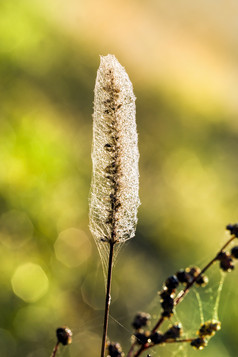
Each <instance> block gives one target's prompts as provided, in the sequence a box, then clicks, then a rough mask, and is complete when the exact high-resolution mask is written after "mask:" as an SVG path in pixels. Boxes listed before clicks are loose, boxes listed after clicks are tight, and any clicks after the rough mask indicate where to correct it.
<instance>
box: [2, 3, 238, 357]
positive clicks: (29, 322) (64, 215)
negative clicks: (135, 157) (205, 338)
mask: <svg viewBox="0 0 238 357" xmlns="http://www.w3.org/2000/svg"><path fill="white" fill-rule="evenodd" d="M237 11H238V4H237V3H235V2H234V1H231V2H229V3H224V2H223V3H222V2H221V3H219V4H217V3H216V2H214V1H212V0H209V1H205V0H202V1H200V2H199V3H196V2H191V1H188V0H182V1H178V2H176V3H174V2H170V1H165V0H161V1H155V0H151V1H145V0H144V1H143V0H142V1H135V0H132V1H126V0H123V1H119V0H116V1H113V2H109V1H108V0H102V1H96V0H88V1H87V2H86V1H83V0H79V1H76V0H70V1H68V2H65V1H63V0H59V1H57V2H48V1H46V0H45V1H37V0H34V1H30V0H22V1H21V2H19V1H17V0H10V1H2V2H1V3H0V78H1V80H0V93H1V106H0V162H1V170H0V261H1V264H0V287H1V294H0V310H1V325H0V350H1V356H3V357H5V356H7V357H15V356H26V357H33V356H34V357H38V356H39V357H43V356H45V357H48V356H50V353H51V351H52V349H53V345H54V343H55V329H56V328H57V327H58V326H61V325H68V326H70V328H72V330H73V333H74V338H73V344H72V345H71V346H70V347H69V348H65V349H64V348H62V349H61V354H60V355H62V356H70V357H74V356H79V355H86V356H91V357H93V356H97V355H98V353H99V352H98V351H99V348H100V339H101V329H102V316H103V311H102V309H103V305H104V303H103V299H104V282H103V276H102V269H101V266H100V260H99V257H98V254H97V252H96V249H95V246H94V243H93V241H92V238H91V236H90V233H89V231H88V218H87V215H88V192H89V187H90V176H91V159H90V149H91V124H92V119H91V115H92V107H93V88H94V82H95V77H96V70H97V67H98V64H99V54H104V55H105V54H107V53H113V54H115V55H116V57H117V58H118V60H119V61H120V62H121V63H122V65H124V66H125V67H126V69H127V72H128V74H129V76H130V78H131V80H132V82H133V84H134V89H135V94H136V96H137V121H138V131H139V139H140V141H139V142H140V154H141V160H140V175H141V180H140V196H141V201H142V206H141V207H140V211H139V225H138V229H137V235H136V238H134V239H133V240H131V242H129V243H128V244H127V246H126V247H125V248H124V249H123V250H122V251H121V253H120V256H119V259H118V262H117V264H116V266H115V270H114V278H113V290H112V292H113V296H112V302H113V303H112V309H111V315H112V317H111V320H110V330H109V336H110V337H111V338H112V339H113V340H119V341H120V342H122V345H123V346H124V347H125V349H126V348H128V346H129V340H130V334H131V326H130V324H131V321H132V319H133V317H134V315H135V313H136V312H137V311H141V310H146V311H148V312H151V313H153V314H154V317H155V318H156V315H157V314H158V313H159V298H158V296H157V291H158V290H159V289H160V287H161V284H162V283H163V280H164V279H165V278H166V277H167V276H168V275H171V274H172V273H174V272H175V271H176V270H178V269H179V268H182V267H186V266H187V265H191V264H196V265H203V264H204V263H206V262H207V261H208V260H209V259H210V258H211V257H212V256H213V255H214V254H215V252H216V251H217V250H218V249H219V247H220V246H221V245H222V244H223V242H224V239H225V236H224V233H223V232H224V227H225V225H226V224H227V223H230V222H235V221H237V217H238V206H237V200H238V191H237V186H238V185H237V183H238V170H237V152H238V125H237V114H238V102H237V98H236V97H237V95H236V93H237V76H238V72H237V64H238V51H237V49H238V39H237V36H236V34H237V30H238V29H237V27H238V23H237V19H236V15H237ZM215 270H216V269H214V271H215ZM211 274H212V275H211V277H210V279H211V280H212V278H213V275H214V274H215V273H214V272H212V273H211ZM236 279H237V272H236V271H235V272H234V273H232V274H231V275H229V276H228V278H227V280H226V281H225V285H224V290H223V293H222V296H221V304H220V309H219V312H220V314H219V315H220V318H221V320H222V330H221V332H219V334H218V335H217V336H216V337H215V338H214V339H213V340H212V341H211V342H210V344H209V346H208V347H207V349H205V350H204V351H203V352H202V354H203V356H205V357H209V356H217V357H220V356H222V357H228V356H236V355H237V347H238V345H237V338H236V335H237V327H236V326H237V321H238V312H237V298H238V289H237V287H236V284H235V281H236ZM218 283H219V278H218V277H214V281H213V283H211V291H210V292H212V294H216V289H217V284H218ZM210 295H211V294H209V289H208V290H206V291H205V293H204V294H203V295H202V298H203V299H204V310H205V311H204V312H205V314H207V315H209V311H211V310H212V309H213V306H214V301H210V300H209V299H210V297H209V296H210ZM181 305H182V304H181ZM184 305H185V303H183V306H184ZM179 313H180V318H181V320H182V321H183V319H185V325H186V326H187V329H188V331H187V332H188V334H189V332H191V333H192V332H193V331H196V330H197V329H198V326H197V325H196V324H199V323H200V322H199V321H200V320H199V318H200V315H199V312H198V304H197V301H196V297H195V295H194V294H191V297H190V302H188V303H187V308H185V309H184V310H183V307H182V306H181V308H180V310H179ZM231 316H232V318H231ZM208 318H210V316H208ZM186 321H188V322H189V324H188V323H186ZM191 324H192V325H194V326H191ZM189 329H191V330H189ZM176 349H177V347H176ZM154 353H155V354H154V355H160V356H168V355H171V356H174V357H175V356H179V355H180V356H185V355H186V352H185V350H184V349H182V350H181V351H177V352H176V351H175V350H174V349H173V348H172V349H170V348H169V349H167V347H166V348H165V349H164V350H163V348H160V349H159V350H157V352H156V350H155V351H154ZM195 353H196V352H193V351H192V350H190V349H189V350H188V355H189V356H193V354H194V355H195Z"/></svg>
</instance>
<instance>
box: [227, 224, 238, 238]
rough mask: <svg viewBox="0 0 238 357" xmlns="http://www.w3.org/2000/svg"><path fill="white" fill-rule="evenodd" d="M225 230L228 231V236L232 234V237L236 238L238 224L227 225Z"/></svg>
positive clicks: (237, 235)
mask: <svg viewBox="0 0 238 357" xmlns="http://www.w3.org/2000/svg"><path fill="white" fill-rule="evenodd" d="M226 229H227V230H228V231H230V234H232V235H233V234H234V236H236V237H238V223H235V224H228V225H227V226H226Z"/></svg>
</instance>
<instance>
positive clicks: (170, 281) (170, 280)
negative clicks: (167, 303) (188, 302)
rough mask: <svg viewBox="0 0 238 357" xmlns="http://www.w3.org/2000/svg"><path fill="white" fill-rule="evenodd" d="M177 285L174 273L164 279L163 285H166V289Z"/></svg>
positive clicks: (172, 288) (171, 288)
mask: <svg viewBox="0 0 238 357" xmlns="http://www.w3.org/2000/svg"><path fill="white" fill-rule="evenodd" d="M178 285H179V281H178V278H177V276H176V275H172V276H170V277H168V279H167V280H166V281H165V286H166V287H167V289H168V290H175V289H176V288H177V287H178Z"/></svg>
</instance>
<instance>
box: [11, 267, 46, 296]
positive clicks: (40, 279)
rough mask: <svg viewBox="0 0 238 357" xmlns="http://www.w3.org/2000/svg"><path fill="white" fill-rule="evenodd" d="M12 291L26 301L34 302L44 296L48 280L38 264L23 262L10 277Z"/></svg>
mask: <svg viewBox="0 0 238 357" xmlns="http://www.w3.org/2000/svg"><path fill="white" fill-rule="evenodd" d="M11 283H12V289H13V291H14V293H15V294H16V295H17V296H18V297H19V298H21V299H22V300H24V301H26V302H31V303H32V302H35V301H37V300H39V299H40V298H41V297H42V296H44V295H45V294H46V292H47V290H48V286H49V281H48V278H47V276H46V274H45V272H44V270H43V269H42V268H41V266H40V265H38V264H33V263H25V264H22V265H20V266H19V267H18V268H17V269H16V271H15V272H14V274H13V276H12V279H11Z"/></svg>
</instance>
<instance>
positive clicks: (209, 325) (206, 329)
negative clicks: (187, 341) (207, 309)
mask: <svg viewBox="0 0 238 357" xmlns="http://www.w3.org/2000/svg"><path fill="white" fill-rule="evenodd" d="M220 329H221V323H220V321H216V320H211V321H206V322H205V323H204V324H203V325H201V327H200V329H199V331H198V334H199V336H200V337H205V336H213V335H215V333H216V331H218V330H220Z"/></svg>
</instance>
